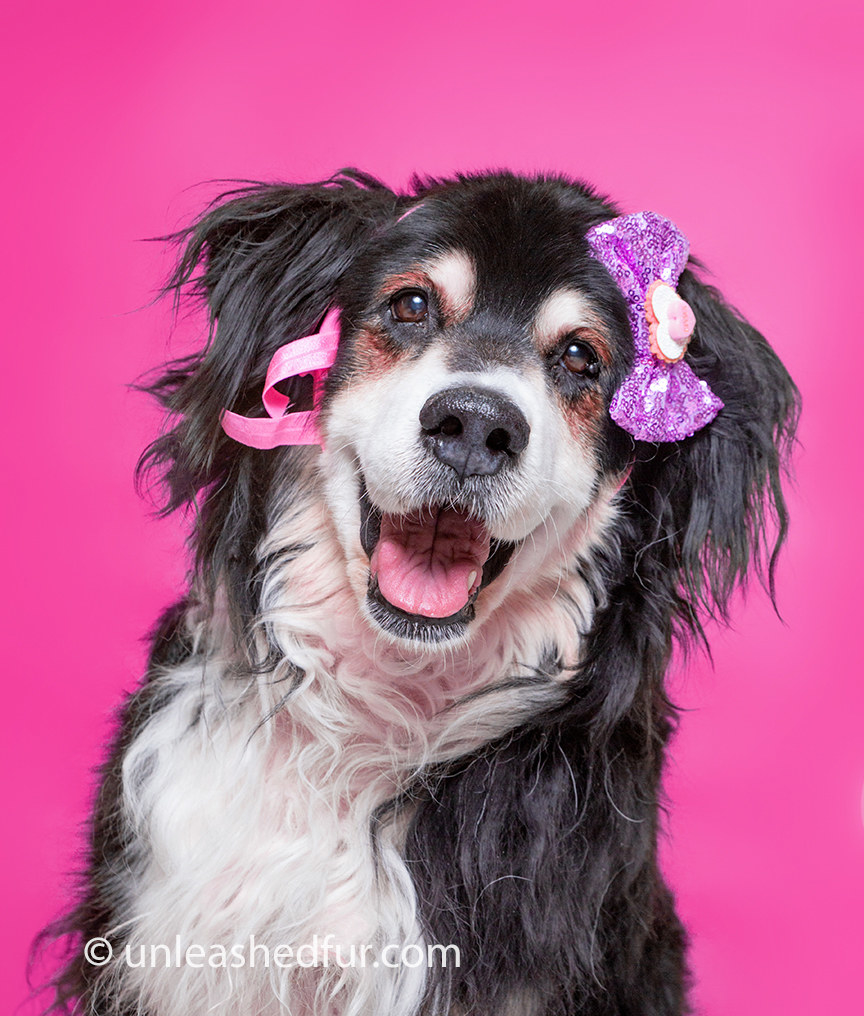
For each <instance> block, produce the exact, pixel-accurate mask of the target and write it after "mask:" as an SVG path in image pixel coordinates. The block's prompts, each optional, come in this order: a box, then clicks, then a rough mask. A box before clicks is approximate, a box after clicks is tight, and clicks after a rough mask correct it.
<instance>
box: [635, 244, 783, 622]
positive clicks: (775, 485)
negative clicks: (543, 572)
mask: <svg viewBox="0 0 864 1016" xmlns="http://www.w3.org/2000/svg"><path fill="white" fill-rule="evenodd" d="M691 265H692V262H691ZM678 292H679V294H680V295H681V296H682V297H683V298H684V299H685V300H686V301H687V302H688V303H689V304H690V306H691V307H692V308H693V310H694V312H695V314H696V320H697V325H696V333H695V335H694V337H693V341H692V342H691V344H690V348H689V350H688V353H687V361H688V363H689V364H690V365H691V367H692V368H693V370H694V371H695V373H696V375H697V377H699V378H702V379H704V380H705V381H706V382H707V383H708V385H709V387H710V388H711V390H712V391H713V392H715V394H716V395H717V396H718V397H719V398H720V399H721V400H722V401H723V403H724V408H723V409H722V410H721V411H720V413H719V414H718V415H717V417H716V419H714V420H713V421H712V422H711V423H710V424H708V425H707V426H706V427H704V428H702V429H701V430H699V431H697V432H696V433H695V434H694V435H693V436H692V437H690V438H688V439H686V440H684V441H680V442H676V443H673V444H667V445H642V444H638V445H637V452H636V464H635V466H634V468H633V473H632V475H631V484H632V486H631V495H632V500H631V502H630V509H631V511H632V512H633V514H634V515H635V516H636V517H637V518H638V523H639V524H638V537H637V542H638V544H640V545H641V546H637V547H636V550H635V562H636V565H635V567H636V573H637V575H639V577H640V579H641V580H642V581H647V582H650V583H652V586H653V587H654V588H658V589H660V588H664V589H667V590H668V591H669V594H670V598H671V600H672V601H673V602H674V604H675V607H677V613H678V615H679V617H680V618H681V619H682V620H683V621H684V622H685V623H686V624H687V625H688V626H690V627H697V628H698V621H697V615H698V613H699V612H700V611H701V610H705V611H707V612H708V613H709V614H710V613H715V612H716V613H718V614H719V615H720V616H725V614H726V610H727V605H728V602H729V597H730V595H731V593H732V590H733V589H734V588H735V586H736V584H737V583H738V582H739V581H741V580H743V579H744V578H745V576H746V574H747V572H748V570H749V569H751V568H752V569H754V570H755V571H756V572H757V573H758V574H759V575H760V577H762V578H763V579H764V580H766V581H767V584H768V586H769V589H770V592H771V594H772V596H773V594H774V585H773V574H774V563H775V560H776V556H777V552H778V550H779V548H780V545H781V543H782V541H783V539H784V537H785V534H786V528H787V512H786V505H785V502H784V498H783V491H782V488H781V476H782V473H783V469H784V462H785V459H786V456H787V455H788V452H789V450H790V447H791V444H792V441H793V439H794V432H795V427H796V424H797V419H798V413H799V408H800V407H799V395H798V391H797V389H796V387H795V385H794V384H793V383H792V380H791V378H790V377H789V375H788V373H787V372H786V369H785V368H784V367H783V365H782V363H781V362H780V360H779V359H778V357H777V355H776V354H775V353H774V351H773V350H772V349H771V347H770V346H769V345H768V343H767V342H766V340H765V339H764V338H763V337H762V335H760V334H759V332H757V331H756V329H755V328H753V327H752V326H751V325H749V324H748V323H747V322H746V321H744V320H743V319H742V318H741V317H740V316H739V315H738V314H737V313H736V312H735V311H734V310H733V309H732V308H731V307H729V306H728V305H727V304H726V303H725V302H724V300H723V298H722V297H721V296H720V294H719V293H718V292H717V291H716V290H715V289H713V288H712V287H710V286H707V285H705V284H704V283H702V282H700V281H699V280H698V279H697V277H696V275H695V274H694V272H693V270H692V268H688V269H687V270H686V271H684V272H683V273H682V275H681V278H680V280H679V283H678ZM670 576H673V578H672V580H671V581H673V582H674V583H675V584H676V588H674V589H673V588H672V587H670V584H669V583H670Z"/></svg>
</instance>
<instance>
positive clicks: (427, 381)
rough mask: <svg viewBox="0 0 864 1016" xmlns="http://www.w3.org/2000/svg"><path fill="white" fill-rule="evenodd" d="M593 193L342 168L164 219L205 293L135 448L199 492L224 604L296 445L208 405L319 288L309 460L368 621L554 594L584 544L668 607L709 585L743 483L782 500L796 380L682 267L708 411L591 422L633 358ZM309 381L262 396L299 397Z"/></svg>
mask: <svg viewBox="0 0 864 1016" xmlns="http://www.w3.org/2000/svg"><path fill="white" fill-rule="evenodd" d="M616 214H617V212H616V209H615V208H614V207H613V206H612V205H611V204H610V203H609V202H608V201H606V200H604V199H602V198H600V197H598V196H597V195H595V194H594V193H593V192H592V191H591V190H590V189H589V188H587V187H585V186H583V185H579V184H573V183H571V182H569V181H566V180H563V179H557V178H555V179H537V178H535V179H526V178H520V177H516V176H513V175H510V174H490V175H484V176H477V177H472V178H460V179H457V180H454V181H446V182H429V183H418V184H417V185H416V186H415V189H414V192H413V193H411V194H410V195H396V194H394V193H393V192H391V191H389V190H388V189H386V188H384V187H383V186H381V185H380V184H378V183H377V182H376V181H374V180H371V179H370V178H367V177H364V176H362V175H360V174H356V173H345V174H341V175H340V176H338V177H336V178H334V179H333V180H331V181H328V182H326V183H324V184H321V185H304V186H297V187H292V186H284V185H268V186H260V187H255V188H252V189H250V190H248V191H244V192H240V193H237V194H234V195H230V196H228V200H225V201H222V202H220V203H218V204H217V205H216V206H215V207H213V208H212V209H211V210H210V211H208V213H207V214H205V215H204V216H203V217H202V218H201V219H200V220H199V221H198V222H197V223H196V224H195V225H194V226H193V227H192V228H191V230H190V231H189V232H188V233H187V234H185V235H184V240H186V241H187V245H186V248H185V251H184V255H183V258H182V260H181V263H180V266H179V268H178V271H177V274H176V277H175V279H174V280H173V286H174V287H176V288H177V289H178V290H179V289H180V288H181V287H183V286H185V285H187V284H189V283H190V282H192V283H193V285H197V287H198V290H199V292H200V293H201V294H202V295H203V296H204V297H205V298H206V300H207V302H208V305H209V308H210V313H211V321H212V323H213V328H212V333H211V341H210V344H209V346H208V348H207V350H206V351H205V353H203V354H202V355H201V357H199V358H196V359H194V360H193V361H191V362H187V363H184V364H182V365H180V366H179V367H175V368H174V369H173V370H172V371H171V372H169V374H167V375H166V376H165V377H164V378H163V379H161V381H159V382H157V384H156V385H155V386H154V390H156V391H157V393H158V394H160V395H161V396H162V397H163V399H164V400H165V402H166V403H167V405H168V406H169V408H170V409H171V410H172V411H173V412H174V413H176V414H179V416H180V417H181V419H180V422H179V423H178V425H177V427H175V429H174V430H173V431H171V432H170V433H169V434H167V435H166V436H164V437H163V438H161V439H160V440H159V441H157V442H156V443H155V444H154V446H153V447H152V449H151V452H150V458H149V461H151V462H153V461H155V462H156V463H161V464H166V463H167V465H168V472H167V476H168V480H169V482H170V485H171V490H172V499H171V506H172V507H173V506H176V505H178V504H180V503H182V502H184V501H186V500H190V499H192V498H194V497H196V496H198V495H199V492H201V491H204V492H206V493H205V500H204V510H203V512H202V514H201V516H200V523H199V525H200V529H199V532H198V537H197V539H198V542H197V549H198V558H199V565H200V566H201V567H202V568H203V569H204V571H205V572H208V574H209V575H210V577H211V578H212V579H213V581H214V583H217V582H221V583H227V585H228V586H229V593H231V592H232V590H233V594H232V595H233V596H234V597H235V600H236V601H237V607H238V617H240V618H241V619H243V618H245V619H249V618H250V617H251V616H253V615H254V613H255V604H254V602H253V601H254V595H255V592H254V574H255V568H256V565H255V555H256V548H257V547H258V545H259V544H260V541H261V539H262V537H263V535H264V533H265V531H266V529H267V527H268V526H270V525H272V511H273V505H274V504H275V503H277V502H278V500H279V490H278V486H279V484H284V483H286V482H290V480H289V479H286V478H287V477H290V475H291V473H290V470H286V469H285V468H284V465H280V463H284V462H285V461H287V460H288V459H290V457H292V456H297V455H309V454H312V455H318V454H319V453H317V452H312V453H308V452H302V453H297V452H296V451H293V450H290V449H277V450H272V451H258V450H253V449H250V448H248V447H244V446H243V445H241V444H238V443H236V442H234V441H232V440H231V439H229V438H228V437H227V436H226V435H225V434H224V433H223V431H222V429H221V427H220V416H221V413H222V410H223V407H229V408H231V409H232V410H237V411H239V412H245V413H249V412H254V411H255V410H254V407H255V405H256V404H257V403H258V401H259V399H260V394H261V389H262V385H263V381H264V375H265V372H266V369H267V364H268V361H269V359H270V357H271V356H272V355H273V353H274V352H275V351H276V349H277V348H278V347H281V346H283V345H284V344H285V343H287V342H290V341H291V340H293V339H296V338H298V337H300V336H304V335H307V334H309V333H311V332H314V331H315V328H316V326H318V325H319V324H320V321H321V319H322V317H323V316H324V315H325V313H326V312H327V311H328V309H330V308H332V307H338V308H339V309H340V315H339V318H340V339H339V347H338V354H337V356H336V360H335V363H334V365H333V367H332V368H331V370H330V372H329V375H328V377H327V381H326V385H325V389H324V397H323V400H322V402H321V406H320V414H319V418H318V424H319V427H320V433H321V436H322V446H323V447H322V452H321V453H320V458H319V459H318V462H319V475H320V477H321V482H322V483H323V489H324V491H325V500H326V504H327V507H328V510H329V515H330V523H331V525H332V527H333V529H334V531H335V532H336V534H337V535H338V538H339V542H340V545H341V549H342V553H343V555H344V566H345V575H346V577H347V579H348V580H349V581H350V582H351V585H352V586H353V589H354V592H355V594H356V596H357V598H358V600H359V602H360V604H361V605H362V610H363V614H364V616H365V617H366V620H367V622H368V623H369V624H370V625H371V626H373V627H374V628H376V629H378V630H380V631H381V632H383V633H384V634H385V635H386V637H388V638H390V639H393V640H396V641H399V642H402V643H415V644H417V643H419V644H422V645H423V646H425V647H429V646H435V645H448V644H450V645H452V644H453V642H454V641H460V640H462V641H465V640H468V639H470V638H471V636H472V633H473V632H475V631H479V630H480V629H482V626H483V622H484V619H486V618H488V617H489V615H490V614H491V613H492V612H493V611H495V610H497V609H499V608H500V606H501V604H502V603H503V602H505V601H506V600H507V598H508V597H509V596H518V595H519V594H520V593H522V592H524V591H525V590H526V589H532V590H535V591H539V590H540V589H541V588H542V587H543V584H544V583H545V588H546V590H547V592H548V593H549V595H552V594H553V593H554V591H555V590H556V588H558V587H559V586H560V584H561V580H562V577H563V576H564V575H565V574H566V572H567V570H568V569H575V568H579V567H582V566H584V563H585V561H586V560H587V559H588V558H589V557H590V555H591V553H592V552H593V551H595V550H596V549H597V548H598V547H600V546H601V545H604V544H605V545H606V546H607V547H608V546H612V545H614V546H615V551H616V555H617V558H616V560H617V562H618V563H617V565H616V566H615V567H613V565H612V564H611V563H609V562H607V567H608V568H611V569H612V571H613V572H614V571H615V568H616V567H617V569H618V572H617V574H618V576H619V578H621V577H623V576H624V574H625V573H626V572H627V571H628V570H629V571H630V573H631V574H635V573H636V571H637V569H638V570H641V571H642V572H643V573H645V574H646V575H647V573H648V572H650V571H651V568H652V562H653V564H654V565H655V566H657V565H659V566H660V568H662V569H665V571H666V579H665V583H664V587H663V588H664V589H668V590H669V596H668V599H669V606H668V612H669V614H670V616H671V614H672V613H673V612H674V610H675V609H676V608H675V605H676V604H679V605H680V604H681V603H683V602H688V603H691V604H692V602H693V601H694V600H696V599H699V598H702V599H705V598H706V597H705V595H704V593H705V590H706V589H707V590H708V592H709V594H710V597H712V598H713V599H714V600H715V601H716V602H719V603H720V605H721V606H722V605H723V604H724V603H725V599H726V597H727V596H728V592H729V589H730V588H731V585H732V583H733V582H734V580H735V578H736V577H737V576H738V575H739V574H740V573H742V572H743V570H744V569H745V568H746V566H747V563H748V560H749V559H750V556H751V554H752V553H753V550H754V546H756V547H758V544H759V542H760V537H761V534H762V529H763V519H764V515H765V513H764V506H765V503H766V497H765V491H766V489H767V491H768V499H767V500H768V503H769V504H770V505H772V506H773V508H774V510H775V512H776V513H779V515H780V521H781V529H782V526H783V524H784V523H785V517H784V515H783V506H782V499H781V497H780V492H779V482H778V469H779V452H778V447H779V446H780V445H782V443H783V442H784V440H785V439H786V438H787V437H788V434H789V431H790V428H791V425H792V421H793V419H794V414H795V406H796V400H795V392H794V388H793V387H792V385H791V382H790V381H789V379H788V376H787V375H786V373H785V371H784V370H783V368H782V366H781V365H780V364H779V361H778V360H777V359H776V357H775V356H774V354H773V352H772V351H771V350H770V348H769V347H768V346H767V344H766V343H765V342H764V340H763V339H762V338H761V336H759V335H758V333H756V332H755V331H754V330H753V329H752V328H750V327H749V326H748V325H746V324H745V323H744V322H743V321H741V319H740V318H738V317H736V316H735V315H734V314H733V313H732V312H731V311H730V310H729V309H728V308H727V307H725V305H723V303H722V301H721V300H720V298H719V297H718V296H717V294H716V293H713V292H712V291H711V290H709V289H708V288H707V287H705V286H703V285H702V284H700V283H699V282H698V281H697V280H696V278H695V277H694V276H693V274H692V272H691V271H689V270H685V271H684V272H683V274H682V276H681V279H680V283H679V286H678V291H679V293H681V294H682V296H683V297H684V298H685V299H686V300H687V302H688V304H689V305H690V307H692V308H693V310H694V311H695V314H696V318H697V322H698V323H697V328H696V333H695V336H694V338H693V342H692V343H691V345H690V347H689V350H688V352H687V357H686V359H687V362H688V364H689V365H690V366H691V367H692V368H693V370H694V372H695V373H696V375H697V377H698V378H700V379H701V380H703V381H704V382H705V383H706V384H707V385H710V387H711V389H712V390H713V391H714V392H716V394H717V396H718V397H719V398H720V399H721V400H722V401H723V403H724V405H725V408H724V409H723V410H722V412H721V413H720V415H719V416H718V417H717V419H716V420H714V422H713V423H710V424H708V425H707V426H705V427H702V428H701V429H699V430H698V432H697V433H695V434H693V435H692V436H690V437H686V438H684V439H681V440H676V441H668V440H667V441H664V442H663V443H657V442H653V441H644V440H638V439H636V438H634V437H633V436H632V434H631V433H628V432H627V431H626V430H624V429H622V427H621V426H619V424H618V423H616V422H614V421H613V419H612V416H611V415H610V403H611V402H612V400H613V397H614V396H615V393H616V392H618V391H619V389H620V387H621V385H622V383H623V382H624V380H625V379H626V378H627V377H628V375H629V374H630V372H631V371H632V369H633V365H634V358H635V356H636V355H637V354H636V350H635V349H634V336H633V332H632V329H631V324H630V321H629V319H628V313H629V312H630V311H631V310H632V308H631V307H629V306H628V302H627V299H626V298H625V295H624V294H623V293H622V290H621V288H620V287H619V284H618V283H617V282H616V280H615V279H614V278H613V276H612V274H611V273H610V271H609V270H608V267H607V266H606V265H604V263H603V262H602V260H601V259H599V258H598V257H597V256H595V254H596V252H595V251H593V250H592V247H591V244H590V242H589V237H590V235H591V231H592V230H595V229H596V227H598V226H599V225H600V224H602V223H604V222H605V221H607V220H610V219H612V218H613V217H614V216H616ZM685 256H686V255H685ZM197 266H202V267H203V272H202V274H201V275H200V277H198V278H197V279H194V280H193V276H194V272H195V270H196V267H197ZM308 389H309V384H308V381H307V382H304V381H303V379H299V380H298V381H296V382H294V383H293V384H292V386H291V387H290V389H289V390H288V391H286V394H289V395H290V396H291V398H292V400H293V401H294V402H295V403H296V404H298V405H301V407H302V403H303V401H304V398H305V399H306V401H307V406H306V408H308V400H309V390H308ZM625 481H626V486H625V488H624V490H623V491H622V492H621V495H620V498H619V503H618V504H617V507H616V502H615V498H616V494H617V492H618V491H619V488H620V487H621V485H622V483H625ZM610 562H611V556H610ZM706 575H707V578H708V582H707V584H706V582H705V577H706ZM613 581H615V579H614V576H613ZM688 594H689V595H688Z"/></svg>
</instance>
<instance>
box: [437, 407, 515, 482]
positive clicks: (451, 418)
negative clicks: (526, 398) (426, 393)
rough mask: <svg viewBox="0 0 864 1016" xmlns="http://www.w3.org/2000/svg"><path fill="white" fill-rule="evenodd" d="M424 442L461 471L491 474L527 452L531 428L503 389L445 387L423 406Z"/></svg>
mask: <svg viewBox="0 0 864 1016" xmlns="http://www.w3.org/2000/svg"><path fill="white" fill-rule="evenodd" d="M420 426H421V427H422V428H423V435H424V441H425V442H426V444H427V446H428V447H429V448H430V449H431V450H432V453H433V454H434V455H435V456H436V457H437V458H439V459H440V460H441V461H442V462H444V463H446V465H448V466H451V467H452V468H453V469H455V470H456V472H457V473H458V474H459V477H460V479H464V478H465V477H466V476H492V475H493V473H497V472H498V470H499V469H500V468H501V467H502V466H503V465H505V463H507V462H509V461H510V460H512V459H513V458H515V457H516V456H517V455H518V454H519V453H520V452H521V451H524V449H525V446H526V445H527V444H528V435H529V434H530V432H531V428H530V427H529V426H528V421H527V420H526V419H525V417H524V416H523V414H522V412H521V410H520V409H519V408H518V407H517V406H515V405H514V404H513V403H512V402H511V401H510V400H509V399H508V398H505V396H503V395H501V394H499V393H498V392H493V391H489V390H486V389H482V388H446V389H445V390H444V391H443V392H436V393H435V395H432V396H430V397H429V398H428V399H427V400H426V404H425V405H424V406H423V408H422V409H421V410H420Z"/></svg>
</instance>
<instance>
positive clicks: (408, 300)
mask: <svg viewBox="0 0 864 1016" xmlns="http://www.w3.org/2000/svg"><path fill="white" fill-rule="evenodd" d="M390 313H391V314H392V315H393V318H394V320H396V321H406V322H408V323H410V324H419V322H421V321H425V320H426V316H427V315H428V313H429V302H428V301H427V299H426V295H425V293H421V292H420V291H419V290H418V289H410V290H407V291H406V292H404V293H398V294H397V295H396V296H394V297H393V299H392V300H391V301H390Z"/></svg>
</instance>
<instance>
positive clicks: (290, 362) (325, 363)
mask: <svg viewBox="0 0 864 1016" xmlns="http://www.w3.org/2000/svg"><path fill="white" fill-rule="evenodd" d="M340 313H341V312H340V310H339V308H338V307H334V308H333V309H332V310H330V311H328V312H327V314H326V316H325V318H324V320H323V322H322V323H321V329H320V331H318V332H316V333H315V334H314V335H306V336H305V337H304V338H302V339H295V340H294V341H293V342H288V343H286V344H285V345H284V346H280V347H279V348H278V349H277V350H276V352H275V353H274V354H273V358H272V359H271V360H270V364H269V366H268V367H267V378H266V380H265V382H264V391H263V392H262V394H261V401H262V402H263V403H264V408H265V410H266V411H267V416H259V417H251V416H241V415H240V414H239V413H232V412H231V411H230V410H228V409H224V410H223V411H222V419H221V423H222V429H223V430H224V431H225V433H226V434H227V435H228V436H229V437H231V438H233V439H234V440H235V441H239V442H240V443H241V444H245V445H249V447H250V448H262V449H263V448H278V447H280V446H281V445H312V444H319V445H320V444H321V443H322V440H321V434H320V432H319V430H318V424H317V422H316V417H317V416H318V410H319V408H320V406H321V399H322V397H323V395H324V379H325V377H326V376H327V371H328V370H329V369H330V368H331V367H332V366H333V363H334V361H335V360H336V351H337V349H338V348H339V315H340ZM303 374H311V375H312V409H310V410H307V411H305V412H302V413H298V412H293V413H289V412H288V410H289V409H290V408H291V400H290V399H289V398H288V396H287V395H283V394H282V393H281V392H279V391H277V390H276V385H277V384H279V382H280V381H286V380H287V379H288V378H292V377H300V376H301V375H303Z"/></svg>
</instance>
